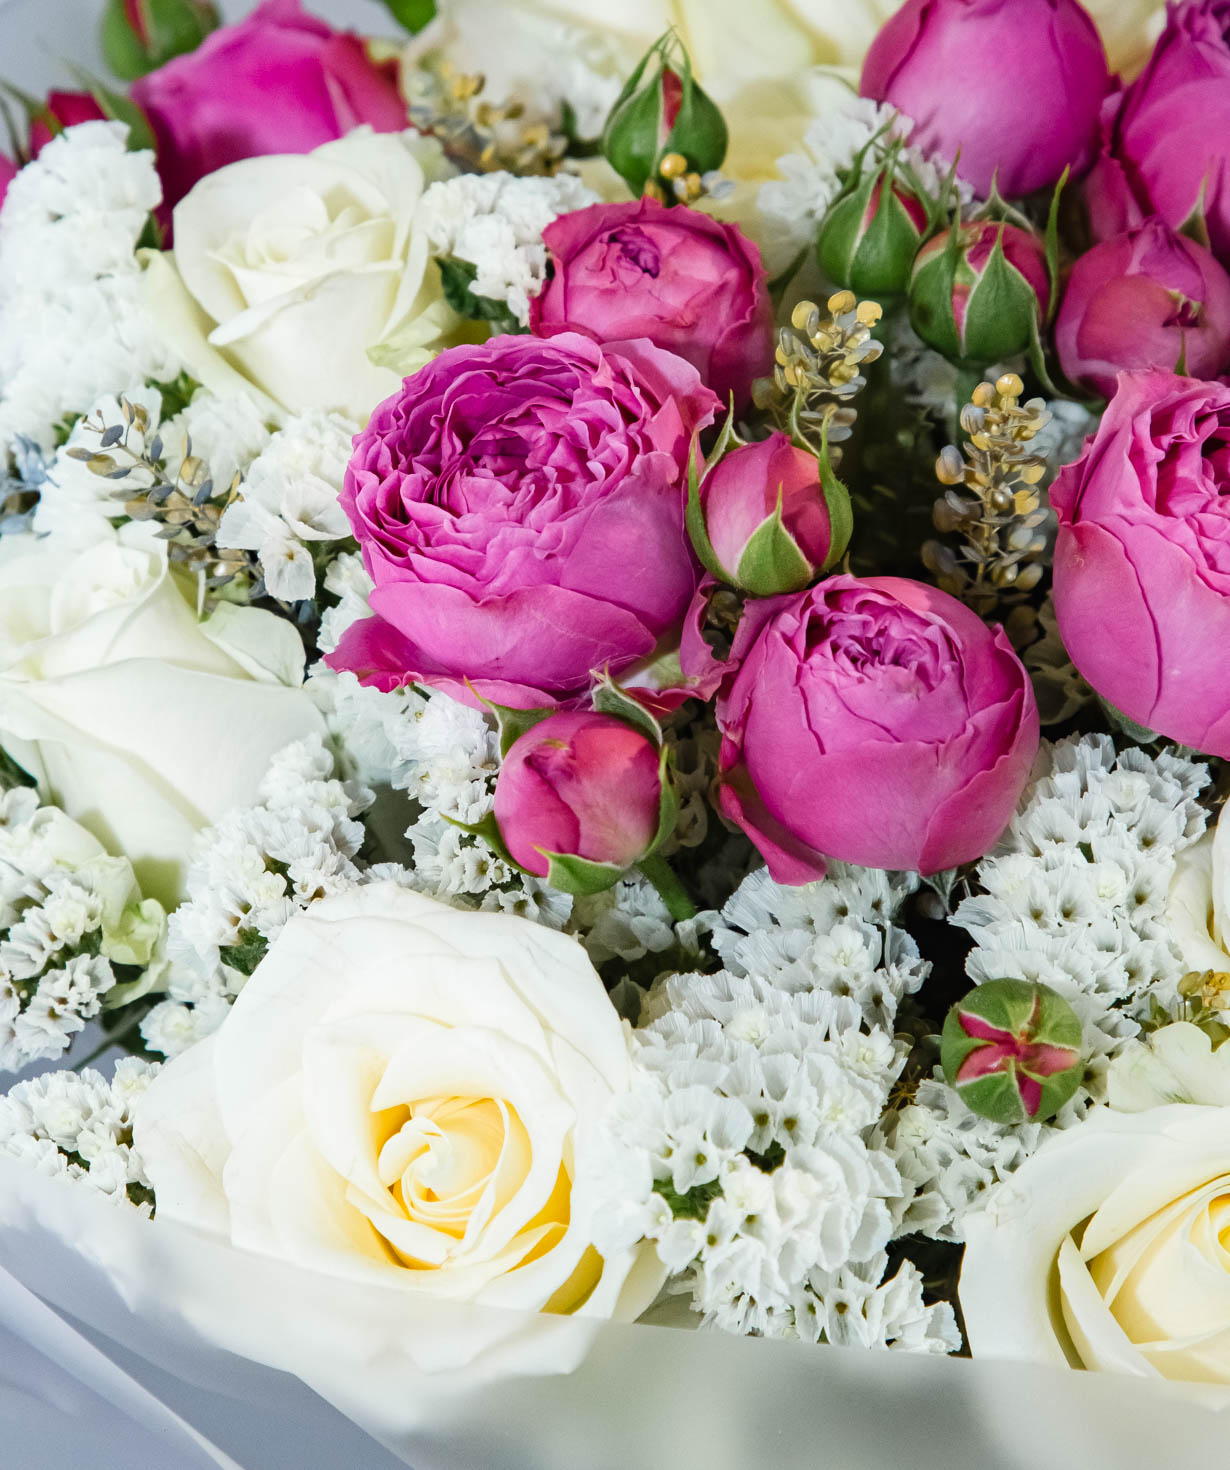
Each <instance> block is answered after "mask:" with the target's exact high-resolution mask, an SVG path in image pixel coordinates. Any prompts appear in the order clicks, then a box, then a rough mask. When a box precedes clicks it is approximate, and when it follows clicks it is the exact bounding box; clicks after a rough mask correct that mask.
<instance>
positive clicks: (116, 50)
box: [99, 0, 220, 82]
mask: <svg viewBox="0 0 1230 1470" xmlns="http://www.w3.org/2000/svg"><path fill="white" fill-rule="evenodd" d="M140 3H141V10H142V18H143V20H144V22H145V25H146V27H147V29H148V32H149V39H148V41H143V40H142V39H141V37H140V36H139V35H138V34H137V33H136V31H135V30H134V29H133V27H132V25H131V23H130V22H129V19H128V15H127V13H126V11H125V7H124V0H109V4H108V6H107V9H106V10H105V11H104V12H103V17H102V22H101V26H100V33H99V34H100V39H101V42H102V52H103V57H104V59H105V60H106V63H107V65H108V66H109V67H110V68H111V70H112V71H113V72H114V73H115V75H116V76H117V77H119V78H120V79H121V80H122V81H126V82H131V81H135V80H136V79H137V78H138V77H143V76H145V75H146V74H147V73H148V72H151V71H154V70H156V69H157V68H158V67H160V66H163V65H165V64H166V63H167V62H168V61H170V60H171V59H172V57H175V56H183V55H184V54H186V53H187V52H189V51H195V50H196V48H197V47H198V46H199V45H200V44H201V42H202V41H203V40H204V39H205V37H206V36H207V35H209V33H210V32H211V31H213V30H215V29H216V28H217V26H218V25H219V23H220V20H219V16H218V13H217V11H216V10H215V9H214V7H213V6H212V5H209V4H201V3H198V0H140Z"/></svg>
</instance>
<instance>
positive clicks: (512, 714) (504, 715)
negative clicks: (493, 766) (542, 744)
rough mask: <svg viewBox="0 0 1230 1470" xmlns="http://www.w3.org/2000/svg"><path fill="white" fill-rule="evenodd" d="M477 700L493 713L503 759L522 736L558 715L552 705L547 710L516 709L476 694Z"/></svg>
mask: <svg viewBox="0 0 1230 1470" xmlns="http://www.w3.org/2000/svg"><path fill="white" fill-rule="evenodd" d="M472 692H473V691H472ZM475 698H476V699H477V700H478V701H479V703H480V704H481V705H482V706H483V708H484V709H489V710H490V711H491V713H492V714H493V715H494V716H495V718H496V723H497V724H498V725H499V727H500V758H501V759H503V758H504V757H505V756H506V755H507V754H508V752H509V751H510V750H511V749H512V748H513V745H514V744H515V743H516V742H517V741H518V740H520V739H521V737H522V735H525V734H528V732H529V731H530V730H532V729H533V728H534V726H535V725H541V724H542V722H543V720H545V719H548V718H550V716H551V715H553V714H557V713H558V711H557V710H556V709H555V707H554V706H552V705H548V706H547V707H546V708H545V709H514V708H513V707H512V706H511V705H507V704H496V702H495V701H494V700H492V699H484V698H483V697H482V695H481V694H475Z"/></svg>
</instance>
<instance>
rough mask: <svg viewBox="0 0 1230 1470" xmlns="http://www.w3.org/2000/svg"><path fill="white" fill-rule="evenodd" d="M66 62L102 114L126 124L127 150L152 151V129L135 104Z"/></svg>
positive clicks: (132, 151)
mask: <svg viewBox="0 0 1230 1470" xmlns="http://www.w3.org/2000/svg"><path fill="white" fill-rule="evenodd" d="M66 64H67V65H68V69H69V71H71V72H72V74H73V76H74V77H75V78H76V80H77V84H78V86H80V87H81V89H82V90H83V91H85V92H88V93H89V94H90V96H91V97H93V99H94V101H95V102H97V103H98V106H99V108H100V109H101V111H102V112H103V114H104V116H106V117H109V118H110V119H111V120H112V121H113V122H122V123H125V124H127V127H128V150H129V152H130V153H139V152H143V151H145V152H150V153H152V152H153V151H154V150H155V147H156V144H155V141H154V133H153V129H152V128H151V127H150V125H149V120H148V119H147V118H146V116H145V114H144V113H143V112H142V111H141V109H140V108H139V107H138V106H137V104H136V103H135V102H133V101H132V100H131V99H130V98H128V97H125V96H124V94H123V93H122V92H115V91H113V90H112V89H111V88H110V87H107V86H105V85H104V84H103V83H102V82H100V81H99V80H98V79H97V77H92V76H91V75H90V74H89V72H87V71H84V70H83V69H82V68H81V67H79V66H74V65H73V64H72V63H71V62H70V63H66Z"/></svg>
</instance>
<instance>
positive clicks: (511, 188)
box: [417, 173, 598, 327]
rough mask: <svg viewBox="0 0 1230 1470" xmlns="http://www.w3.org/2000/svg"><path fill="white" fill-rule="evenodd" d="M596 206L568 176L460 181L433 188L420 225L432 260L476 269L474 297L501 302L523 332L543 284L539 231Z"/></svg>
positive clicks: (503, 176)
mask: <svg viewBox="0 0 1230 1470" xmlns="http://www.w3.org/2000/svg"><path fill="white" fill-rule="evenodd" d="M597 202H598V195H597V194H595V193H594V191H593V190H592V189H589V188H587V187H586V186H585V185H584V184H583V183H582V182H581V181H580V179H578V178H576V177H575V175H573V174H567V173H559V174H556V175H555V176H554V177H552V178H519V177H517V175H515V174H506V173H491V174H461V175H460V176H459V177H458V178H455V179H447V180H445V181H444V182H442V183H437V184H432V186H431V187H430V188H429V189H428V190H427V193H426V194H424V196H423V202H422V204H421V205H420V206H419V215H418V219H417V223H418V226H419V227H420V228H421V229H423V230H424V231H425V232H426V234H427V238H428V240H429V241H430V242H431V248H432V250H433V252H434V253H435V254H436V255H438V256H441V257H450V258H452V259H454V260H462V261H465V262H467V263H468V264H469V265H472V266H474V267H475V269H476V270H477V272H478V274H477V275H476V276H475V278H474V282H473V285H472V286H471V290H472V291H473V292H474V294H475V295H476V296H483V297H485V298H487V299H488V300H490V301H502V302H504V303H505V304H506V305H507V307H508V309H509V311H510V312H512V314H513V316H514V317H516V319H517V321H518V322H520V323H521V325H522V326H523V327H524V326H527V325H528V324H529V319H530V298H531V297H532V296H537V295H538V293H539V291H541V290H542V287H543V284H544V282H545V280H546V274H547V247H546V246H545V245H544V244H543V242H542V232H543V230H545V229H546V227H547V226H548V225H549V224H550V223H551V221H552V220H554V219H557V218H558V217H559V216H560V215H561V214H568V213H570V212H571V211H572V210H574V209H583V208H584V207H585V206H586V205H587V204H596V203H597Z"/></svg>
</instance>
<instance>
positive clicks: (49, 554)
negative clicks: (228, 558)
mask: <svg viewBox="0 0 1230 1470" xmlns="http://www.w3.org/2000/svg"><path fill="white" fill-rule="evenodd" d="M149 530H150V528H149V527H148V526H142V525H135V524H134V525H130V526H127V527H125V528H124V530H123V531H122V532H121V533H120V534H119V536H118V537H117V538H116V539H115V540H113V541H107V542H104V543H102V544H101V545H98V546H95V547H92V548H91V549H90V550H88V551H86V552H84V553H82V552H64V551H62V550H60V551H57V550H55V549H49V548H48V546H47V545H46V544H44V543H42V542H40V541H38V540H36V539H35V538H34V537H6V538H5V541H4V545H3V553H0V555H2V556H3V559H2V560H0V744H3V746H4V748H5V749H6V750H8V751H9V752H10V753H11V754H12V755H13V757H14V758H15V759H16V760H17V761H19V762H20V764H22V765H23V766H25V767H26V769H27V770H29V771H30V772H31V774H33V775H34V776H35V777H37V779H38V780H39V783H40V785H41V786H42V788H43V790H44V791H46V792H47V793H49V795H50V797H51V799H52V800H54V801H55V802H56V803H57V804H58V805H59V806H61V807H62V808H63V809H64V810H65V811H66V812H67V813H68V814H69V816H71V817H73V818H75V819H76V820H77V821H79V822H81V823H82V824H83V825H84V826H85V827H87V828H88V829H89V831H91V832H92V833H93V834H94V836H95V837H97V838H98V839H99V841H101V842H102V843H103V845H104V846H105V847H106V848H107V849H108V850H109V851H110V852H112V853H114V854H116V855H117V856H124V857H127V858H129V859H130V860H131V861H132V864H133V868H134V869H135V871H136V874H137V879H138V881H139V882H140V885H141V888H142V890H143V892H145V893H146V894H147V895H149V896H151V897H154V898H157V899H159V900H160V901H161V902H162V903H163V904H165V905H166V906H167V907H173V906H174V904H175V903H176V902H177V901H178V898H179V896H180V890H181V886H182V882H183V877H184V872H185V869H186V866H187V862H188V859H189V857H190V854H191V850H192V843H193V839H194V837H195V835H196V833H197V832H198V831H199V830H200V829H201V828H202V827H204V826H206V825H208V824H209V823H210V822H213V821H216V820H217V819H218V818H219V817H220V816H221V815H222V814H223V812H225V811H226V810H227V809H228V808H230V807H232V806H236V805H239V804H242V803H245V802H251V801H253V800H254V799H255V796H256V790H257V787H258V785H259V783H260V780H261V778H262V777H263V776H264V774H265V771H266V769H267V767H268V764H269V760H270V758H271V756H272V755H273V754H274V753H275V752H276V751H278V750H280V749H281V748H282V747H283V746H285V745H288V744H290V743H291V742H292V741H294V740H298V739H302V738H303V736H305V735H307V734H309V733H311V732H312V731H313V730H319V729H323V721H322V719H321V716H320V714H319V712H318V711H317V709H316V707H315V705H314V704H313V703H312V701H311V700H310V699H309V697H308V696H307V695H306V694H305V693H304V692H303V690H302V689H300V688H295V687H289V686H290V685H291V684H292V683H293V682H295V681H301V680H302V676H303V645H302V643H301V641H300V639H299V635H298V634H297V633H296V632H295V630H294V628H293V627H291V625H290V624H289V623H288V622H286V621H285V620H284V619H281V618H278V617H276V616H275V615H274V614H272V613H266V612H260V611H257V610H255V609H251V608H248V609H242V610H240V609H236V608H224V609H223V610H222V612H221V614H219V615H217V616H215V618H213V619H207V620H205V621H204V622H202V621H200V620H199V619H198V617H197V612H196V605H195V599H196V595H197V583H196V581H195V579H190V578H185V577H183V576H182V574H180V573H179V572H177V571H174V570H172V569H171V568H170V567H168V565H167V560H166V549H165V546H164V544H163V543H161V542H159V541H157V540H154V539H153V538H152V536H151V535H150V534H149Z"/></svg>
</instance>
